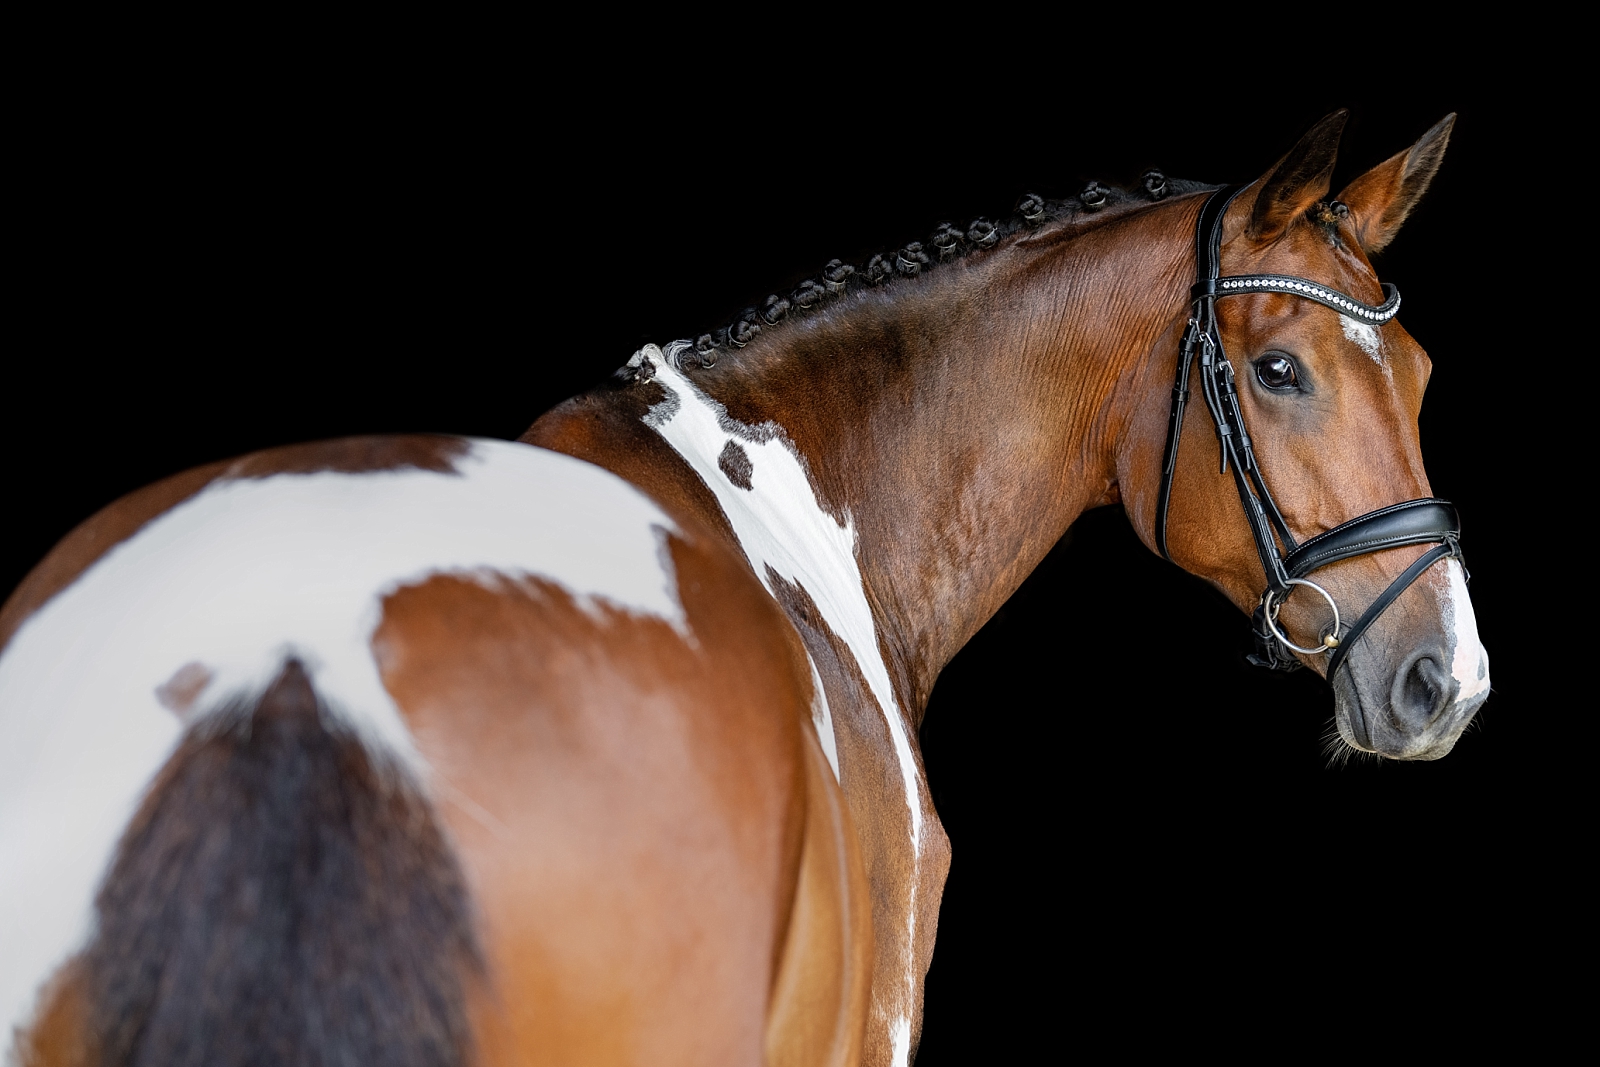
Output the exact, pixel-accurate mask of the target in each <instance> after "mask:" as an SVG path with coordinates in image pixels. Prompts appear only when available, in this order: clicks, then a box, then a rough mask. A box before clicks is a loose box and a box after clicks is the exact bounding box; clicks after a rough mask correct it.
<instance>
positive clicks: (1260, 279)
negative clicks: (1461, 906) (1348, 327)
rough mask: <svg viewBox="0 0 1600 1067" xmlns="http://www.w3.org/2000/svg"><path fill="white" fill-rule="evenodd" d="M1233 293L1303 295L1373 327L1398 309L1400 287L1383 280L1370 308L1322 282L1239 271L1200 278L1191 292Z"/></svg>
mask: <svg viewBox="0 0 1600 1067" xmlns="http://www.w3.org/2000/svg"><path fill="white" fill-rule="evenodd" d="M1235 293H1290V294H1292V295H1294V296H1303V297H1305V298H1306V299H1307V300H1315V301H1316V302H1317V303H1319V304H1321V305H1323V306H1324V307H1330V308H1332V309H1333V310H1335V311H1338V312H1340V313H1342V314H1345V315H1349V316H1351V317H1353V318H1357V319H1360V320H1361V321H1362V322H1368V323H1371V324H1373V325H1374V326H1381V325H1383V324H1384V323H1386V322H1388V321H1389V320H1390V319H1392V318H1394V316H1395V313H1396V312H1398V311H1399V310H1400V290H1398V289H1396V288H1395V287H1394V286H1392V285H1390V284H1389V283H1388V282H1384V283H1383V295H1384V297H1385V298H1386V299H1385V300H1384V302H1383V303H1382V304H1379V305H1378V306H1377V307H1373V306H1372V305H1371V304H1363V303H1362V302H1361V301H1359V300H1357V299H1355V298H1354V297H1349V296H1345V295H1344V294H1343V293H1341V292H1339V290H1337V289H1329V288H1328V287H1327V286H1325V285H1318V284H1317V283H1316V282H1308V281H1306V280H1305V279H1304V278H1291V277H1287V276H1286V275H1282V274H1240V275H1234V276H1233V277H1229V278H1217V279H1216V280H1214V281H1209V282H1205V281H1203V282H1200V283H1199V284H1198V285H1196V286H1195V287H1194V291H1193V293H1192V295H1193V296H1194V297H1195V298H1199V297H1201V296H1229V295H1233V294H1235Z"/></svg>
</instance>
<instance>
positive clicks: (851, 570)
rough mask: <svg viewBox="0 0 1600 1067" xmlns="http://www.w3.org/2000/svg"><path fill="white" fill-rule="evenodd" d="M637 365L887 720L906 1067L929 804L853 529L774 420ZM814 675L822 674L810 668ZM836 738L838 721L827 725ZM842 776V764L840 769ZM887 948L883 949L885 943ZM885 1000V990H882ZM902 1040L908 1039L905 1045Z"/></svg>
mask: <svg viewBox="0 0 1600 1067" xmlns="http://www.w3.org/2000/svg"><path fill="white" fill-rule="evenodd" d="M642 351H643V353H644V355H643V357H642V358H641V360H640V363H641V364H642V362H643V360H644V359H649V360H651V361H652V362H653V363H654V364H655V365H656V373H655V381H656V382H657V383H658V384H660V386H661V388H662V389H664V390H666V393H667V397H666V399H665V400H663V401H662V402H661V403H659V404H657V405H656V406H655V407H653V408H651V409H650V412H649V413H648V414H647V415H646V417H645V421H646V422H647V423H648V424H649V425H651V426H653V427H654V428H655V429H656V430H657V432H659V433H660V434H661V436H662V437H664V438H666V440H667V443H668V444H670V445H671V446H672V447H673V449H675V450H676V451H677V452H678V454H679V455H681V456H682V457H683V458H684V459H685V460H686V461H688V463H689V465H690V466H691V467H693V468H694V470H695V473H697V474H699V475H700V477H701V479H702V480H703V481H704V482H705V483H706V485H707V486H708V487H709V488H710V489H711V491H712V492H713V493H714V494H716V498H717V502H718V503H719V504H721V505H722V510H723V513H724V514H725V515H726V516H727V518H728V523H729V525H730V526H732V527H733V532H734V536H735V537H737V538H738V540H739V545H740V547H741V548H742V549H743V550H744V553H745V556H746V558H747V559H749V561H750V567H751V569H752V570H753V571H755V574H756V577H757V578H758V579H760V581H761V584H762V585H764V586H766V588H767V592H769V593H772V594H773V598H774V599H777V594H776V591H775V590H774V589H773V588H772V586H771V585H770V584H769V580H768V578H767V568H768V567H771V568H772V570H773V571H774V572H775V573H776V574H778V575H779V576H780V577H782V578H783V579H784V580H785V581H787V582H792V583H794V584H795V585H797V586H799V587H800V588H802V589H804V590H805V591H806V592H807V593H808V594H810V596H811V599H812V601H813V602H814V603H815V604H816V606H817V610H818V611H820V612H821V613H822V617H823V618H824V619H826V620H827V623H828V626H829V628H830V629H832V630H833V632H834V633H835V634H837V635H838V636H839V638H840V639H841V640H843V641H844V643H845V644H846V645H847V646H849V648H850V651H851V653H852V654H853V655H854V656H855V659H856V664H857V665H858V666H859V667H860V669H861V674H862V676H863V677H864V678H865V679H866V681H867V686H868V688H869V689H870V690H871V691H872V695H873V696H874V697H875V698H876V699H877V701H878V707H879V709H880V710H881V711H882V712H883V717H884V720H885V721H886V722H887V723H888V727H889V737H890V739H891V743H892V744H893V746H894V753H895V758H896V760H897V761H898V762H899V767H900V777H901V781H902V784H903V785H904V787H905V794H906V806H907V807H908V808H909V809H910V812H911V863H912V874H911V878H910V880H909V890H910V896H909V898H908V902H909V907H908V912H907V913H908V920H907V921H908V930H907V935H906V943H905V946H904V948H905V968H906V969H905V988H904V990H903V992H902V995H901V996H900V997H899V998H898V1004H899V1009H900V1014H899V1016H898V1017H897V1018H896V1019H895V1020H894V1022H893V1023H892V1024H891V1026H890V1032H891V1037H893V1038H894V1039H895V1041H896V1044H895V1049H896V1058H895V1061H894V1062H895V1063H896V1064H899V1065H902V1067H903V1065H905V1064H906V1063H907V1058H908V1057H909V1056H910V1051H911V1021H910V1017H909V1014H908V1011H909V1008H908V1005H909V1004H910V1003H911V1001H912V998H913V993H914V991H915V989H916V986H917V980H918V974H917V966H916V947H915V946H916V930H917V910H916V903H917V880H918V877H919V872H920V867H921V859H922V801H921V795H920V792H919V787H918V785H917V764H916V758H915V757H914V756H913V755H912V752H911V742H910V738H909V737H908V736H907V733H906V728H905V721H904V719H903V718H902V717H901V714H900V706H899V704H898V702H896V700H895V696H894V687H893V686H892V685H891V684H890V681H889V668H888V665H887V664H886V663H884V660H883V654H882V652H881V651H880V650H879V647H878V630H877V623H876V622H875V621H874V620H873V618H872V609H871V607H870V606H869V605H868V603H867V594H866V588H865V587H864V586H863V584H862V581H861V569H860V567H859V565H858V564H857V562H856V555H855V549H856V534H855V525H854V523H853V522H852V521H851V519H850V516H849V515H848V514H846V515H845V516H844V518H843V520H840V519H835V518H834V517H833V516H831V515H829V514H828V513H827V512H826V511H825V510H823V507H822V505H821V504H820V503H819V502H818V500H817V493H816V489H815V488H814V487H813V486H812V484H811V479H810V478H809V477H808V476H807V475H806V469H805V466H804V464H803V463H802V462H801V460H800V456H799V453H798V451H797V450H796V448H795V447H794V444H793V443H792V442H791V441H790V440H789V439H788V437H787V435H786V434H784V432H783V428H782V427H781V426H778V425H777V424H775V423H764V424H762V425H761V426H749V427H747V426H744V425H742V424H740V423H737V422H736V421H734V420H733V419H732V418H731V417H730V416H729V415H728V413H727V410H726V409H725V408H723V406H722V405H721V404H719V403H717V402H716V401H715V400H713V399H712V398H710V397H709V396H707V395H706V394H705V393H702V392H701V391H700V389H699V388H698V387H697V386H695V385H694V383H693V382H691V381H689V379H688V378H686V377H685V376H684V375H683V373H682V372H681V371H679V370H678V369H677V368H676V367H675V366H674V365H673V362H672V361H671V360H669V359H667V358H666V357H665V356H664V355H663V354H662V352H661V350H660V349H659V348H657V347H656V346H655V345H647V346H645V348H644V349H643V350H642ZM729 441H736V442H738V444H739V446H740V447H741V448H743V449H744V451H745V454H746V455H747V456H748V457H749V459H750V463H751V474H750V488H749V489H743V488H741V487H739V486H737V485H734V484H733V483H732V482H730V481H729V480H728V477H727V475H726V474H725V473H724V472H723V471H722V469H721V468H720V467H719V466H718V463H717V460H718V457H719V456H721V455H722V450H723V449H724V448H725V447H726V446H727V443H728V442H729ZM813 669H815V668H813ZM829 732H830V733H831V732H832V731H831V723H830V731H829ZM834 769H835V773H837V770H838V767H837V764H835V767H834ZM880 948H881V946H880ZM878 992H879V993H883V994H884V995H887V991H878ZM895 1035H903V1037H904V1040H903V1041H902V1040H900V1038H899V1037H895Z"/></svg>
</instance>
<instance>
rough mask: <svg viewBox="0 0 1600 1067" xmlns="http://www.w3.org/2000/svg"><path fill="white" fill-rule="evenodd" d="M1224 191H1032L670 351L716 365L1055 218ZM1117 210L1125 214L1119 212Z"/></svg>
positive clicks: (628, 367)
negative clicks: (1007, 209)
mask: <svg viewBox="0 0 1600 1067" xmlns="http://www.w3.org/2000/svg"><path fill="white" fill-rule="evenodd" d="M1216 188H1218V186H1216V185H1209V184H1206V183H1204V182H1192V181H1184V180H1181V179H1178V178H1168V177H1167V176H1166V175H1164V174H1162V173H1161V172H1160V171H1159V170H1154V169H1151V170H1147V171H1145V172H1144V174H1143V175H1142V176H1141V177H1140V186H1139V188H1138V189H1136V190H1129V189H1117V188H1112V187H1108V186H1105V185H1101V184H1100V183H1099V182H1097V181H1091V182H1089V183H1087V184H1086V185H1085V186H1084V187H1083V190H1082V191H1081V192H1079V193H1078V194H1077V195H1076V196H1072V197H1069V198H1067V199H1065V200H1046V199H1044V198H1043V197H1041V196H1038V195H1036V194H1033V193H1029V194H1028V195H1026V196H1024V197H1022V198H1021V199H1020V200H1019V201H1018V202H1017V209H1016V212H1015V213H1014V214H1012V215H1011V216H1010V217H1009V218H1005V219H1001V220H999V221H995V220H990V219H986V218H982V217H980V218H976V219H973V220H972V222H970V223H969V224H968V225H967V227H966V229H964V230H963V229H961V228H960V227H958V226H955V225H952V224H951V223H948V222H942V223H940V224H939V225H938V226H937V227H935V229H934V231H933V234H932V235H931V236H930V237H929V238H928V239H927V240H926V241H912V242H910V243H909V244H906V245H903V246H901V247H900V248H897V249H895V250H893V251H891V252H880V253H878V254H877V255H875V256H873V257H872V258H871V259H869V260H868V261H867V262H866V263H864V264H862V265H860V266H856V265H852V264H848V263H844V262H842V261H841V260H837V259H835V260H830V261H829V262H828V263H827V265H826V266H824V267H823V268H822V270H821V272H819V274H818V276H817V277H815V278H807V279H806V280H805V281H803V282H801V283H800V284H799V285H798V286H797V287H796V288H795V289H794V290H793V291H792V292H791V293H789V294H788V295H787V296H782V295H779V294H777V293H773V294H771V295H770V296H768V297H767V299H766V300H765V301H764V302H763V304H762V306H761V307H759V308H755V307H747V308H745V309H744V310H743V311H742V312H740V313H739V314H738V316H737V317H735V319H734V320H733V321H732V322H731V323H729V324H728V325H726V326H722V327H719V328H718V329H716V330H713V331H711V332H710V333H703V334H701V335H700V336H699V337H697V338H696V339H694V340H692V341H691V340H680V341H673V342H671V343H669V344H666V345H663V346H662V349H663V352H664V353H665V354H666V356H667V358H668V359H669V360H670V361H671V362H672V363H673V364H674V365H675V366H677V367H678V368H679V369H680V370H686V371H687V370H695V369H704V368H709V367H714V366H716V364H717V361H718V360H719V359H720V358H722V357H723V356H725V355H727V354H729V353H730V352H735V351H737V350H739V349H741V348H744V347H745V346H746V345H748V344H749V343H750V342H751V341H753V340H755V339H756V337H758V336H759V335H760V334H761V333H762V332H763V331H764V330H771V329H774V328H776V327H778V326H781V325H782V324H783V323H785V322H787V321H790V320H792V319H795V318H798V317H800V316H803V315H806V314H809V313H811V312H814V311H817V310H819V309H821V308H824V307H826V306H827V305H829V304H831V303H833V302H834V301H836V300H837V299H838V298H839V297H842V296H845V295H846V294H849V293H855V292H860V291H862V290H865V289H876V288H880V287H884V286H888V285H892V284H893V283H894V282H896V281H897V280H899V279H902V278H914V277H917V276H919V275H921V274H924V273H927V272H928V271H932V270H937V269H938V268H939V267H941V266H944V265H946V264H950V263H957V262H960V261H962V260H964V259H966V258H967V257H969V256H971V255H973V254H975V253H978V252H986V251H988V250H989V249H992V248H995V247H998V246H999V244H1000V243H1001V242H1002V241H1005V240H1007V239H1008V238H1012V237H1016V236H1018V235H1019V234H1027V233H1032V232H1036V231H1039V230H1041V229H1043V228H1044V227H1045V226H1047V225H1049V224H1051V223H1072V222H1082V221H1086V220H1088V219H1090V218H1092V217H1094V216H1096V215H1100V214H1101V213H1103V212H1106V211H1107V209H1115V208H1119V207H1127V206H1130V205H1131V206H1133V207H1134V208H1135V209H1137V208H1142V207H1149V206H1152V205H1154V204H1156V203H1159V202H1160V201H1162V200H1165V199H1167V198H1168V197H1170V196H1184V195H1187V194H1189V193H1198V192H1209V191H1211V190H1213V189H1216ZM1112 214H1115V215H1118V216H1120V215H1122V214H1124V213H1123V212H1116V211H1113V212H1112ZM650 374H651V371H650V369H649V368H648V366H642V365H641V364H640V362H639V361H638V360H637V358H636V359H634V360H630V361H629V362H628V363H626V364H624V365H623V366H621V367H619V368H617V370H616V372H615V373H614V374H613V375H612V380H613V382H614V383H615V384H618V385H626V384H629V383H632V382H634V381H641V380H642V381H648V380H649V376H650Z"/></svg>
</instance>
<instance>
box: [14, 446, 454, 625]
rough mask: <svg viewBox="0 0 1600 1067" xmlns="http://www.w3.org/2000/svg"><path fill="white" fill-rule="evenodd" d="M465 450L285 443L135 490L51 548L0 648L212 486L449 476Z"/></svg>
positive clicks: (20, 596)
mask: <svg viewBox="0 0 1600 1067" xmlns="http://www.w3.org/2000/svg"><path fill="white" fill-rule="evenodd" d="M471 447H472V444H471V442H470V441H467V440H465V439H464V438H460V437H443V436H438V435H431V434H406V435H381V436H367V437H342V438H339V439H337V440H333V441H313V442H310V443H307V444H296V445H284V446H283V447H281V448H269V449H266V450H265V451H261V452H252V453H250V454H249V455H247V456H241V457H239V458H238V459H234V460H224V461H223V462H221V463H207V464H206V465H205V466H202V467H194V468H192V469H190V470H186V471H184V472H183V473H182V474H175V475H173V476H172V477H170V478H164V479H162V480H161V481H159V482H156V483H154V484H153V485H147V486H145V487H144V488H143V489H138V490H135V491H134V492H132V493H129V494H128V495H127V496H125V497H123V498H121V499H120V500H117V501H116V502H114V503H112V504H109V505H107V506H106V507H104V508H101V509H100V510H99V511H97V512H95V513H94V514H93V515H91V516H90V517H89V518H87V519H85V520H84V521H83V522H82V523H80V524H78V526H77V527H75V528H74V529H73V530H72V532H71V533H69V534H67V536H65V537H63V538H62V539H61V540H60V541H58V542H57V543H56V546H55V547H54V548H52V549H51V550H50V552H49V554H48V555H46V556H45V557H44V559H42V560H40V561H39V564H38V565H37V566H36V567H34V568H33V570H32V571H30V572H28V576H27V577H26V578H24V579H23V580H22V582H21V584H19V585H18V586H17V588H16V589H15V590H14V591H13V592H12V594H11V596H10V597H9V598H7V600H6V602H5V606H4V607H0V650H3V649H4V648H5V646H6V643H7V642H9V641H10V640H11V635H12V634H14V633H16V632H17V627H19V626H21V625H22V624H23V622H24V621H26V620H27V618H28V616H30V615H32V614H33V613H34V612H35V611H38V610H39V609H40V608H41V607H43V606H44V605H45V604H46V603H48V602H49V601H50V598H51V597H53V596H55V595H56V594H57V593H59V592H61V591H62V590H63V589H65V588H66V587H67V586H69V585H71V584H72V583H73V582H75V581H77V580H78V576H79V575H80V574H82V573H83V572H84V571H86V570H88V569H89V568H90V567H92V566H93V565H94V564H95V562H96V561H98V560H99V559H100V557H101V556H104V555H105V554H106V553H107V552H109V551H111V550H112V549H113V548H115V547H116V546H117V545H119V544H121V543H122V542H123V541H126V540H127V539H128V538H130V537H132V536H133V535H134V534H136V533H138V532H139V530H140V529H142V528H143V527H144V525H145V524H146V523H148V522H149V521H151V520H152V519H155V518H157V517H159V516H161V515H163V514H165V513H166V512H168V511H170V510H172V509H173V508H175V507H177V506H178V505H179V504H182V503H183V502H184V501H185V500H188V499H189V498H190V497H192V496H195V495H196V494H197V493H199V492H200V491H201V490H203V489H205V488H206V486H208V485H210V484H211V483H212V482H214V481H227V480H229V479H234V478H270V477H272V476H273V475H275V474H313V473H316V472H318V471H340V472H342V473H346V474H362V473H365V472H367V471H384V470H402V469H406V468H412V469H416V470H427V471H436V472H438V473H440V474H453V473H455V469H456V468H455V464H456V462H457V461H458V460H460V459H461V458H462V457H463V456H465V455H466V454H467V452H468V450H469V449H470V448H471Z"/></svg>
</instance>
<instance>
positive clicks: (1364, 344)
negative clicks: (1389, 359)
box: [1339, 315, 1387, 367]
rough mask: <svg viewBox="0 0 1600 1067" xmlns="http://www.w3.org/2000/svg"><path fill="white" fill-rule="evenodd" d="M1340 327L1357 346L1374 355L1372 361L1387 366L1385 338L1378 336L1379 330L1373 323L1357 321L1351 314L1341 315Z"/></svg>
mask: <svg viewBox="0 0 1600 1067" xmlns="http://www.w3.org/2000/svg"><path fill="white" fill-rule="evenodd" d="M1339 327H1340V328H1341V329H1342V330H1344V335H1345V337H1346V338H1347V339H1349V340H1351V341H1354V342H1355V343H1356V346H1357V347H1359V348H1360V349H1361V351H1363V352H1365V353H1366V354H1367V355H1369V356H1371V357H1372V361H1373V362H1374V363H1376V364H1377V365H1378V366H1380V367H1387V365H1386V364H1385V363H1384V362H1383V338H1381V337H1380V336H1378V330H1377V328H1376V327H1375V326H1373V325H1372V324H1371V323H1366V322H1357V321H1356V320H1355V319H1353V318H1351V317H1350V316H1349V315H1340V316H1339Z"/></svg>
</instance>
